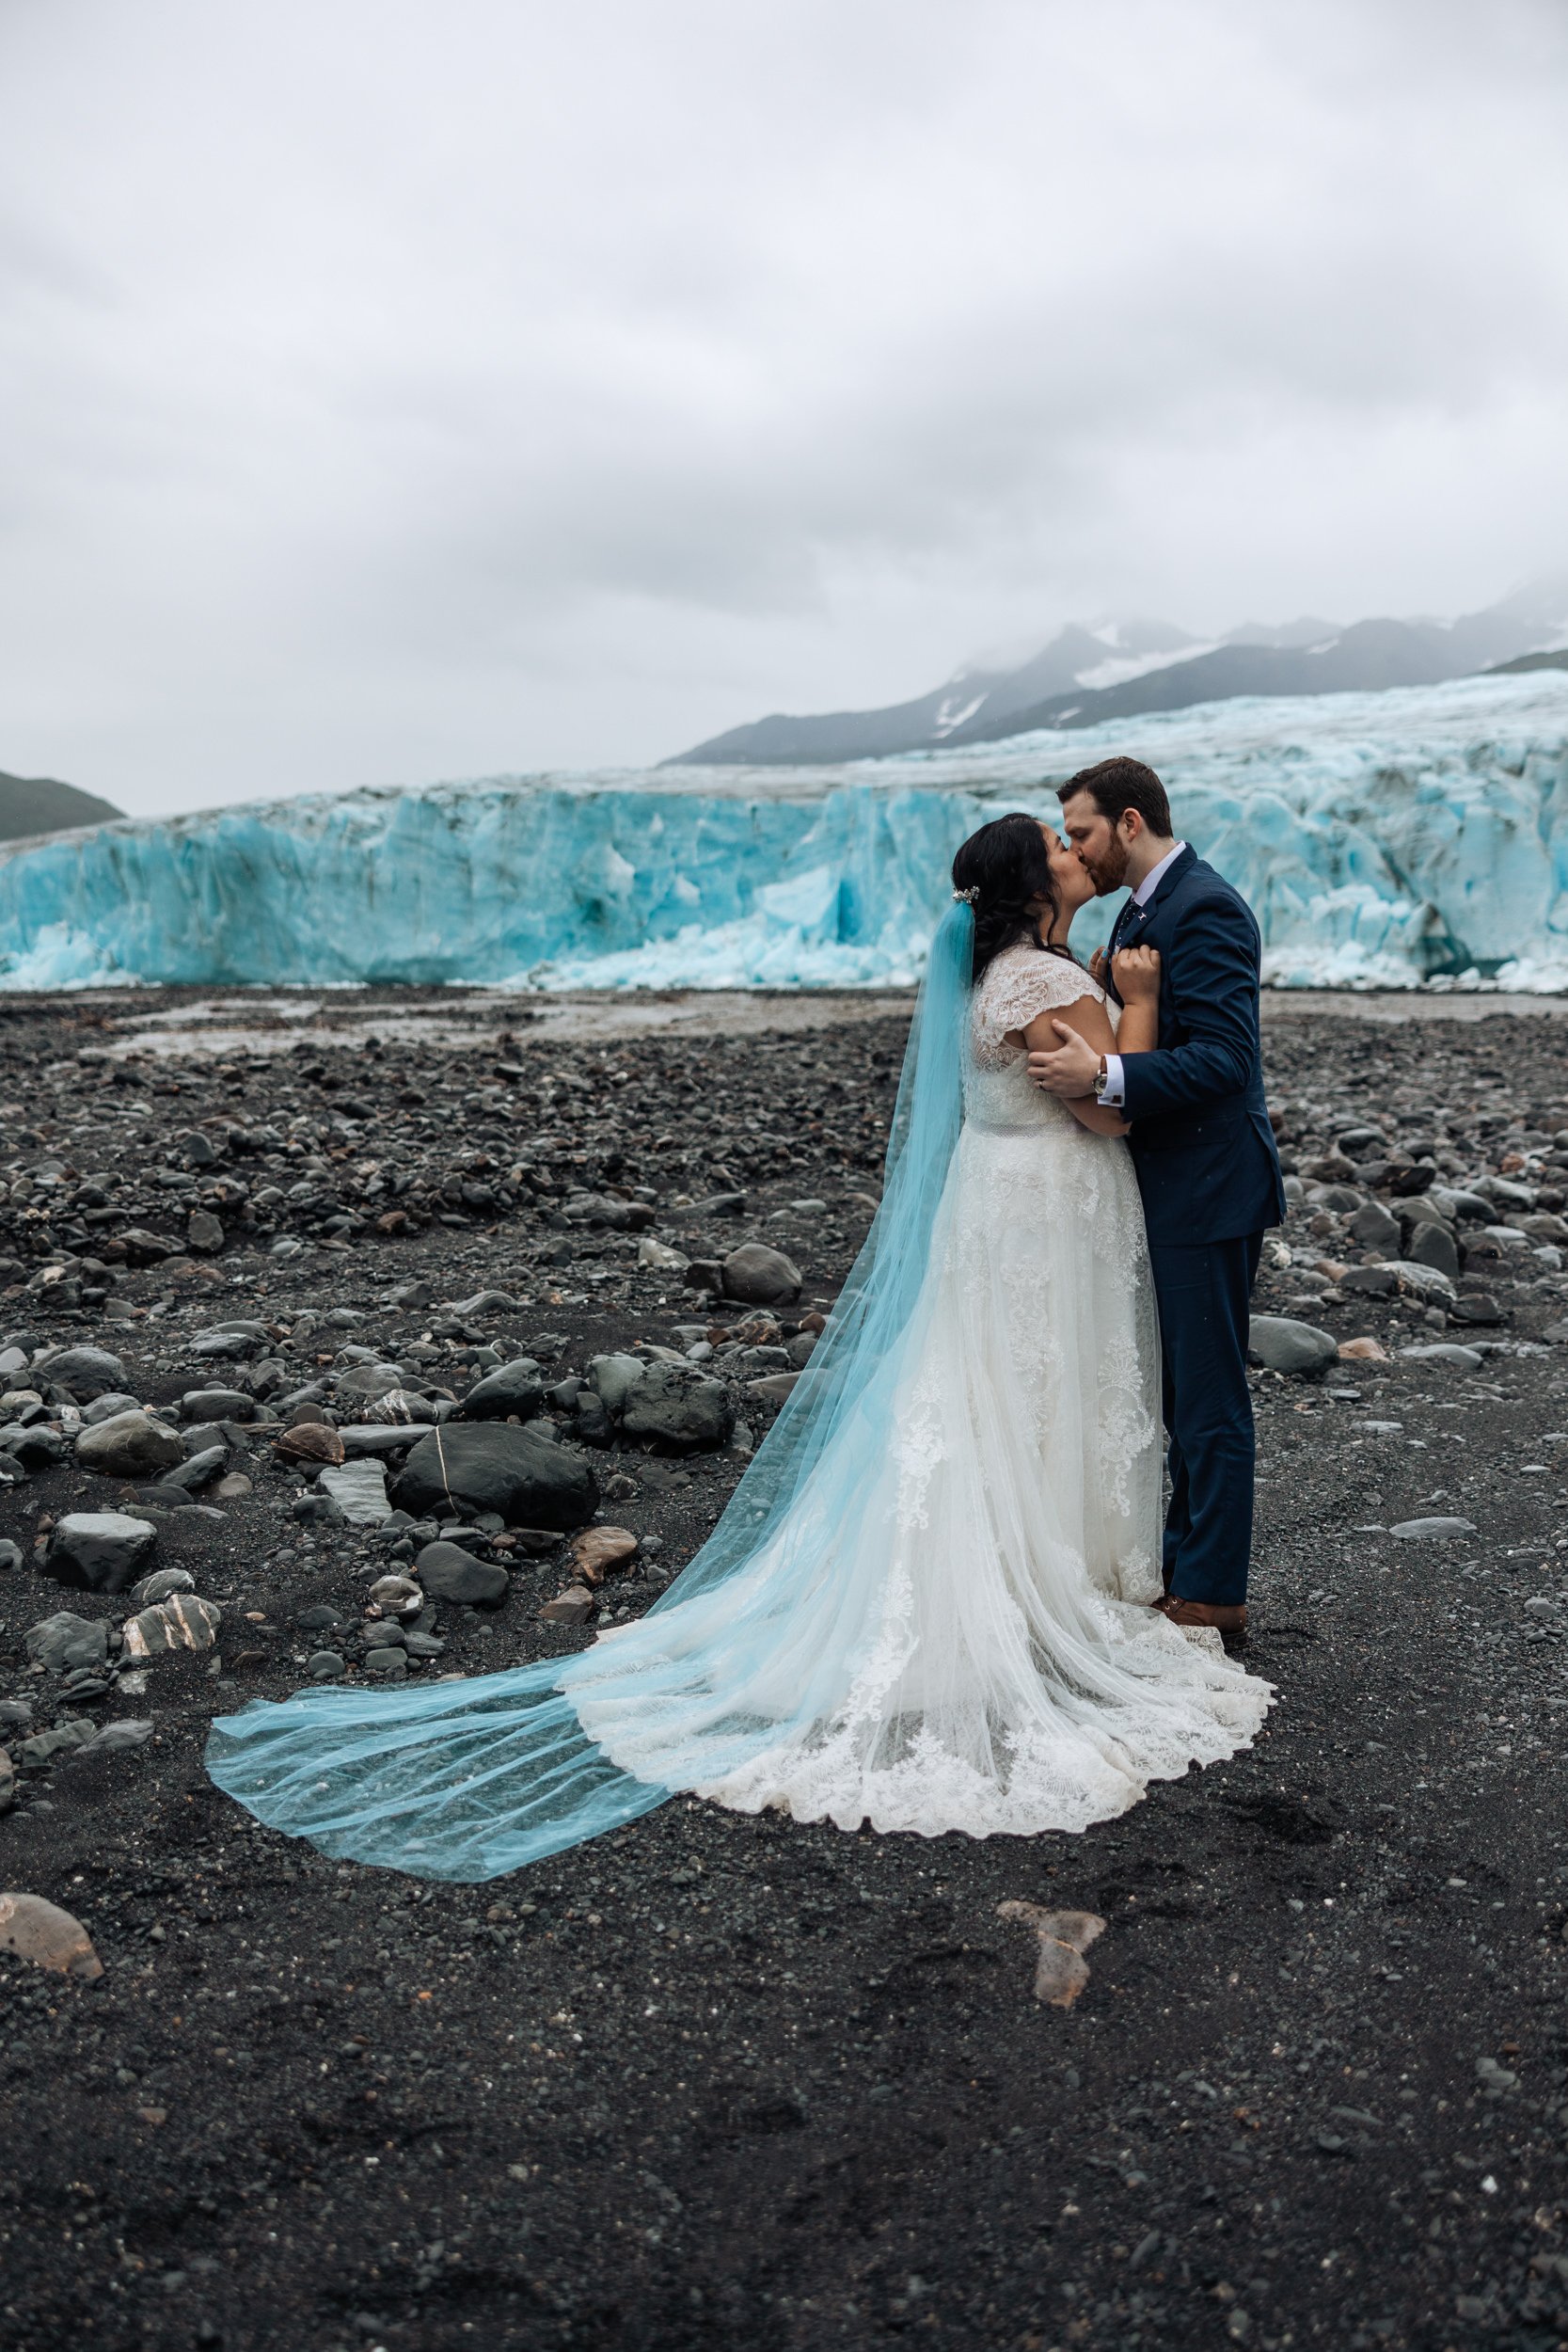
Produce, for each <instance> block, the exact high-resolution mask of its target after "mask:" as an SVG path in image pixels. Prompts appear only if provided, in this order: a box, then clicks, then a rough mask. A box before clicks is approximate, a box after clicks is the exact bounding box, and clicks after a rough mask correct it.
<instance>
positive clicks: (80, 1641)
mask: <svg viewBox="0 0 1568 2352" xmlns="http://www.w3.org/2000/svg"><path fill="white" fill-rule="evenodd" d="M24 1647H25V1649H26V1652H27V1655H28V1657H29V1658H30V1659H31V1660H32V1661H33V1663H34V1665H35V1666H41V1667H43V1669H44V1671H45V1672H46V1673H47V1674H52V1675H65V1674H73V1673H75V1672H76V1670H77V1669H78V1668H79V1667H83V1666H87V1667H92V1666H102V1665H104V1664H105V1663H106V1662H107V1661H108V1656H109V1629H108V1627H107V1625H105V1624H104V1623H103V1620H102V1619H94V1618H92V1617H78V1616H75V1615H73V1613H71V1610H69V1609H61V1610H58V1611H57V1612H56V1613H55V1615H54V1616H52V1617H40V1619H39V1621H38V1623H37V1625H30V1626H29V1627H28V1628H27V1631H26V1633H25V1635H24Z"/></svg>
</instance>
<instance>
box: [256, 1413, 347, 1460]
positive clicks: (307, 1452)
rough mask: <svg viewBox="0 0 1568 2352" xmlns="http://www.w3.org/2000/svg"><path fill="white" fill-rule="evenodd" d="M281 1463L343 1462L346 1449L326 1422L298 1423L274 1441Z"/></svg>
mask: <svg viewBox="0 0 1568 2352" xmlns="http://www.w3.org/2000/svg"><path fill="white" fill-rule="evenodd" d="M272 1450H273V1452H274V1453H275V1454H277V1458H278V1460H279V1461H280V1462H302V1463H309V1462H334V1463H335V1462H341V1461H342V1460H343V1458H344V1454H345V1451H346V1449H345V1448H344V1445H343V1440H342V1438H341V1437H340V1435H339V1433H338V1432H337V1430H336V1429H333V1428H331V1427H329V1426H328V1424H327V1423H326V1422H324V1421H296V1422H293V1424H292V1425H291V1426H290V1427H289V1428H287V1429H285V1430H283V1431H281V1432H280V1434H279V1435H278V1436H277V1437H276V1438H274V1439H273V1445H272Z"/></svg>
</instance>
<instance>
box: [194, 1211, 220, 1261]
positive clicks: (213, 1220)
mask: <svg viewBox="0 0 1568 2352" xmlns="http://www.w3.org/2000/svg"><path fill="white" fill-rule="evenodd" d="M223 1242H224V1232H223V1220H222V1218H221V1217H216V1216H214V1215H213V1212H212V1210H211V1209H193V1210H192V1211H191V1214H190V1221H189V1223H188V1224H187V1225H186V1227H185V1243H186V1247H187V1248H191V1249H199V1250H203V1251H206V1252H208V1253H209V1254H214V1255H215V1253H216V1252H217V1251H218V1250H220V1249H221V1248H223Z"/></svg>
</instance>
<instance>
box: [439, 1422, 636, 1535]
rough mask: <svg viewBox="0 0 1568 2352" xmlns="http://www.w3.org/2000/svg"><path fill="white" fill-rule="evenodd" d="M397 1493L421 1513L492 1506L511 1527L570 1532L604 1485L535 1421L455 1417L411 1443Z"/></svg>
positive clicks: (591, 1508) (583, 1519)
mask: <svg viewBox="0 0 1568 2352" xmlns="http://www.w3.org/2000/svg"><path fill="white" fill-rule="evenodd" d="M392 1500H393V1501H394V1502H396V1503H397V1505H398V1507H399V1509H400V1510H404V1511H407V1512H409V1513H410V1514H411V1515H412V1516H413V1517H414V1518H420V1517H422V1516H423V1514H424V1513H425V1512H427V1511H446V1512H451V1511H452V1510H454V1509H455V1510H457V1511H473V1512H480V1511H494V1512H496V1513H498V1514H499V1517H500V1518H501V1520H502V1521H503V1523H504V1524H505V1525H506V1526H508V1527H552V1528H559V1529H561V1530H562V1531H563V1532H565V1531H570V1530H571V1529H572V1528H575V1527H582V1526H585V1525H586V1523H587V1522H588V1520H590V1519H591V1518H593V1516H594V1511H595V1510H596V1509H597V1507H598V1501H599V1489H598V1486H597V1483H596V1482H595V1480H594V1473H593V1471H592V1470H590V1469H589V1467H588V1465H587V1463H586V1462H583V1461H579V1460H578V1457H577V1456H576V1454H572V1453H571V1452H569V1451H568V1449H567V1448H566V1447H564V1446H562V1445H561V1444H559V1443H557V1442H555V1441H553V1440H552V1439H550V1438H546V1437H544V1436H542V1435H541V1433H540V1432H539V1430H538V1429H537V1428H535V1427H534V1425H533V1424H532V1423H531V1422H526V1423H525V1424H524V1425H523V1426H522V1427H521V1428H515V1427H514V1426H513V1424H512V1423H511V1422H504V1421H482V1422H449V1423H448V1424H447V1425H446V1426H445V1427H444V1428H441V1429H437V1430H435V1431H433V1432H432V1434H431V1435H430V1436H429V1437H428V1438H420V1442H419V1444H418V1445H417V1446H415V1447H414V1448H413V1449H412V1451H411V1452H410V1454H409V1456H408V1459H407V1461H406V1462H405V1463H404V1466H403V1469H402V1470H401V1471H400V1472H399V1474H398V1478H397V1482H396V1485H395V1486H394V1487H393V1490H392Z"/></svg>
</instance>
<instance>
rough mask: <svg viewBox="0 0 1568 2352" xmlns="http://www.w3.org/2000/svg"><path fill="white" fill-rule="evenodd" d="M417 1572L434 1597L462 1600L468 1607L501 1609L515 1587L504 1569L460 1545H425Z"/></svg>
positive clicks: (416, 1566) (418, 1562)
mask: <svg viewBox="0 0 1568 2352" xmlns="http://www.w3.org/2000/svg"><path fill="white" fill-rule="evenodd" d="M414 1573H415V1575H416V1576H417V1577H418V1578H419V1580H420V1583H421V1584H422V1585H423V1586H424V1588H425V1591H426V1592H427V1593H428V1594H429V1595H430V1596H431V1597H432V1599H433V1600H450V1601H453V1602H459V1603H462V1604H463V1605H465V1606H467V1608H469V1609H499V1607H500V1604H501V1602H502V1601H503V1600H504V1599H505V1598H506V1596H507V1594H508V1593H509V1592H510V1591H511V1589H512V1579H511V1578H510V1577H509V1576H508V1574H507V1572H506V1570H505V1569H504V1568H502V1567H498V1566H496V1565H493V1564H492V1563H491V1562H490V1561H488V1560H476V1559H475V1558H474V1555H473V1553H472V1552H471V1551H465V1550H464V1549H463V1547H462V1545H461V1544H440V1543H436V1544H426V1546H425V1548H424V1549H423V1550H422V1551H421V1552H420V1555H419V1557H418V1559H417V1560H416V1561H415V1563H414Z"/></svg>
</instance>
